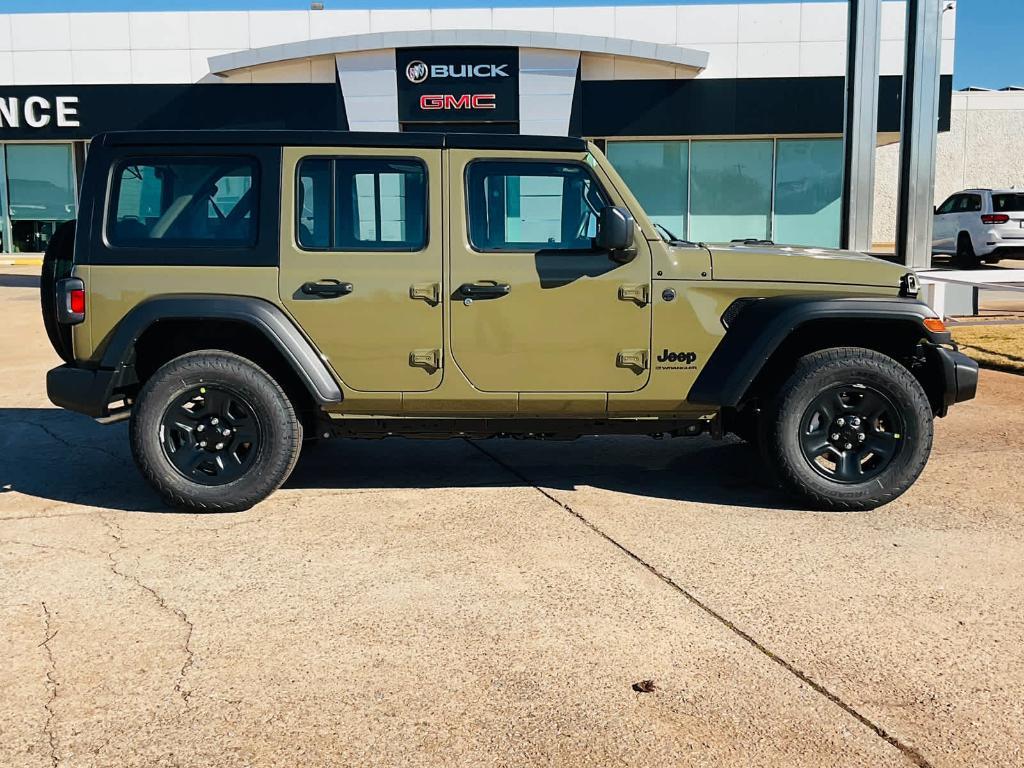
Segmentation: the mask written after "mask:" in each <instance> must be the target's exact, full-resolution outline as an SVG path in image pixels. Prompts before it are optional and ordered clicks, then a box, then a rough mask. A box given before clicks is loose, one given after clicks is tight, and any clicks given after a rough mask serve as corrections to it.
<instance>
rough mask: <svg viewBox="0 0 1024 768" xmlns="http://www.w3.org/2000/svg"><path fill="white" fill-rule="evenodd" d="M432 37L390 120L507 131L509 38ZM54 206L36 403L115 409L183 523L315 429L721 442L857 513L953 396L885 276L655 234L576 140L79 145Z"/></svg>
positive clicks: (913, 309)
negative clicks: (440, 41) (44, 363)
mask: <svg viewBox="0 0 1024 768" xmlns="http://www.w3.org/2000/svg"><path fill="white" fill-rule="evenodd" d="M442 53H443V52H442ZM442 53H438V52H433V53H430V54H428V53H426V52H420V51H417V52H416V56H411V55H410V58H411V60H410V61H408V62H406V61H404V60H403V61H401V64H400V66H401V67H403V68H404V70H405V74H406V77H405V78H402V79H403V80H407V82H405V83H400V88H401V89H402V90H403V91H406V89H411V90H408V91H407V92H406V95H405V98H406V101H405V102H403V103H405V105H406V107H405V108H407V109H410V110H415V111H412V112H410V113H409V114H412V115H413V116H415V117H416V118H417V119H420V120H423V119H424V116H427V119H430V118H433V119H435V120H436V119H438V118H439V117H443V118H445V119H449V118H450V117H451V116H453V115H454V116H461V117H463V118H465V119H467V120H468V119H473V120H480V119H486V120H488V121H493V120H497V121H500V120H515V119H517V117H518V113H517V112H516V111H515V109H516V108H515V104H516V103H517V100H516V98H514V97H515V93H514V92H513V91H511V90H509V91H503V90H502V88H503V87H507V86H511V85H512V84H513V81H514V79H515V78H514V77H513V76H512V73H514V72H515V71H516V69H515V68H516V63H515V62H516V59H515V58H514V55H513V54H512V53H511V52H510V51H507V50H506V51H497V50H495V51H479V52H478V53H477V54H475V55H474V56H473V57H469V56H464V57H462V58H461V59H460V60H459V61H457V62H455V63H453V64H448V63H447V62H446V63H443V64H442V63H441V62H439V61H435V60H434V59H437V58H440V57H441V56H442ZM403 55H405V54H403ZM432 56H433V58H431V57H432ZM492 57H493V58H492ZM500 57H505V58H500ZM470 65H471V66H470ZM506 75H507V77H506ZM478 78H481V79H479V80H478ZM439 83H444V84H445V85H444V86H439ZM481 84H484V85H481ZM435 89H436V90H435ZM448 90H453V91H454V93H447V94H446V93H444V92H445V91H448ZM478 90H482V91H485V92H484V93H478V92H477V91H478ZM420 96H423V98H424V99H425V101H424V102H423V103H422V109H420V102H419V101H418V98H419V97H420ZM400 108H401V107H400ZM503 109H504V110H505V112H504V113H503V112H502V110H503ZM439 113H441V114H439ZM140 180H144V181H145V186H146V190H147V192H146V194H144V195H140V194H139V184H140ZM367 180H369V183H366V182H367ZM527 181H529V183H527ZM150 187H152V189H150ZM364 211H370V214H369V218H368V219H367V218H366V216H364V215H363V213H364ZM78 212H79V216H80V217H81V221H70V222H67V223H65V224H62V225H61V226H59V227H58V228H57V230H56V231H55V232H54V234H53V236H52V237H51V238H50V241H49V245H48V247H47V251H46V256H45V259H44V261H43V272H42V278H41V280H40V286H41V287H40V290H41V296H40V298H41V304H42V311H43V322H44V324H45V326H46V331H47V335H48V336H49V338H50V342H51V343H52V345H53V347H54V349H55V350H56V351H57V353H58V354H59V355H60V356H61V357H62V358H63V360H64V365H61V366H60V367H58V368H54V369H53V370H51V371H50V372H49V374H48V375H47V377H46V385H47V393H48V395H49V397H50V400H52V401H53V402H54V403H55V404H57V405H58V406H61V407H63V408H68V409H71V410H74V411H79V412H81V413H84V414H88V415H89V416H92V417H95V418H98V419H102V420H103V421H105V422H108V421H116V420H117V419H119V418H124V419H130V424H129V430H128V435H129V441H130V444H131V451H132V456H133V457H134V459H135V462H136V464H137V466H138V467H139V470H140V471H141V472H142V474H143V476H144V477H145V478H146V480H148V481H149V483H150V485H151V486H152V487H153V488H154V489H155V490H156V492H157V493H158V494H159V495H160V496H161V497H162V498H163V500H164V502H165V503H166V504H168V505H170V506H172V507H178V508H182V509H188V510H192V511H195V512H209V511H218V510H219V511H229V510H230V511H237V510H243V509H248V508H249V507H251V506H253V505H254V504H257V503H259V502H260V501H262V500H263V499H264V498H266V497H267V496H268V495H270V494H271V493H273V492H274V491H275V490H276V489H277V488H278V487H279V486H280V485H281V484H282V483H283V482H284V481H285V480H286V479H287V478H288V475H289V474H290V473H291V471H292V468H293V467H294V466H295V462H296V460H297V459H298V455H299V451H300V450H301V449H302V446H303V445H304V444H308V443H310V442H312V441H316V440H325V439H330V438H337V437H369V438H379V437H387V436H390V435H399V436H405V437H419V438H437V437H460V438H465V439H483V438H489V437H499V436H500V437H557V438H572V437H579V436H581V435H601V434H615V435H639V436H644V435H646V436H651V437H664V436H666V435H667V436H672V437H676V436H684V435H702V434H703V435H709V436H710V437H711V438H721V437H722V436H723V435H724V434H726V433H732V434H734V435H736V436H738V437H740V438H741V439H743V440H746V441H748V442H750V443H754V444H756V445H757V447H758V448H759V451H760V455H761V456H762V457H763V460H764V462H765V464H766V465H767V467H768V468H769V469H770V470H772V471H773V472H774V473H775V475H776V480H777V482H778V483H779V484H781V485H783V486H784V487H785V488H786V489H788V490H789V491H790V492H791V493H792V494H793V495H794V497H795V498H796V499H798V500H799V501H800V502H801V503H802V504H804V505H805V506H808V507H812V508H815V509H826V510H830V509H831V510H847V509H872V508H874V507H877V506H879V505H880V504H885V503H887V502H889V501H891V500H892V499H895V498H896V497H897V496H899V495H900V494H901V493H903V492H904V491H906V490H907V489H908V488H909V487H910V486H911V485H912V484H913V483H914V481H915V480H916V479H917V477H918V475H919V474H920V472H921V470H922V469H923V468H924V466H925V462H926V461H927V459H928V456H929V452H930V451H931V445H932V434H933V429H934V422H935V418H936V417H939V416H944V415H945V414H946V411H947V410H948V409H949V408H950V407H952V406H953V404H955V403H957V402H960V401H962V400H967V399H970V398H972V397H974V393H975V388H976V385H977V376H978V366H977V364H976V363H975V362H974V361H972V360H970V359H969V358H967V357H965V356H964V355H962V354H960V353H959V352H958V351H957V350H956V347H954V346H953V345H952V344H951V338H950V334H949V332H948V331H947V330H946V329H945V326H943V324H942V321H941V319H940V318H938V317H937V316H936V314H935V313H934V312H933V311H932V310H931V309H930V308H929V307H927V306H926V305H925V304H923V303H921V302H919V301H918V300H917V298H916V291H917V282H916V281H915V280H912V279H910V278H909V277H908V275H907V272H906V270H905V269H904V268H903V267H901V266H897V265H894V264H889V263H888V262H885V261H879V260H877V259H871V258H869V257H867V256H863V255H860V254H849V253H844V252H842V251H831V252H829V253H828V255H827V257H822V255H821V254H822V252H821V250H820V249H806V248H798V247H785V248H777V247H775V246H773V245H772V244H771V243H768V242H764V241H757V242H741V243H733V244H725V245H714V244H712V245H705V244H703V243H690V242H687V241H684V240H678V239H676V238H674V237H672V236H671V235H669V234H668V233H667V232H665V231H664V230H663V229H662V230H660V234H659V229H658V227H657V226H656V225H655V223H654V222H653V221H651V219H650V218H649V217H648V215H647V214H646V213H645V212H644V211H643V209H642V208H641V207H640V206H639V204H638V203H637V202H636V198H635V197H634V196H633V195H631V194H630V193H629V190H628V189H626V187H625V186H624V182H623V181H622V179H621V177H620V176H619V174H617V173H616V172H615V171H614V169H613V168H612V167H611V165H610V164H609V163H608V160H607V159H606V158H605V156H604V155H603V154H602V153H601V150H600V149H599V148H598V147H597V146H595V145H594V144H592V143H590V142H588V141H585V140H583V139H578V138H570V137H565V136H520V135H518V134H516V133H508V134H503V133H480V134H467V133H448V134H445V133H434V132H429V131H425V132H423V133H416V132H402V133H380V134H374V133H358V132H352V133H350V132H347V131H338V132H335V133H331V134H330V135H328V132H322V131H316V132H310V131H236V130H224V131H174V132H164V131H152V132H150V131H135V132H118V133H111V134H100V135H99V136H97V137H96V138H94V139H93V140H92V143H91V144H90V145H89V152H88V154H87V155H86V161H85V172H84V174H83V177H82V182H81V191H80V206H79V208H78ZM552 212H554V213H555V214H556V215H554V216H552ZM737 226H740V223H737ZM76 241H80V242H76ZM183 244H187V245H188V248H183ZM185 251H187V253H185ZM765 265H769V266H765ZM655 296H660V297H663V299H664V301H653V300H652V297H655ZM670 298H671V299H672V300H671V301H669V299H670ZM659 347H660V350H659ZM698 360H699V362H700V364H699V365H698ZM635 455H636V456H643V455H644V453H643V452H637V453H636V454H635ZM320 464H321V465H323V469H322V471H331V465H332V462H326V463H325V462H321V463H320ZM338 476H339V477H344V476H345V475H344V474H339V475H338ZM642 480H643V478H642V475H638V481H639V482H642ZM680 482H683V480H682V479H681V480H680Z"/></svg>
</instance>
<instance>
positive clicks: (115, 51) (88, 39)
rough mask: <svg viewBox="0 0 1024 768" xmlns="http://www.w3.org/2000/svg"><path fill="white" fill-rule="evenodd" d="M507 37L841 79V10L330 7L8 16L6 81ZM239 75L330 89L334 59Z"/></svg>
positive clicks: (893, 68) (711, 73) (730, 70)
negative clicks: (343, 40)
mask: <svg viewBox="0 0 1024 768" xmlns="http://www.w3.org/2000/svg"><path fill="white" fill-rule="evenodd" d="M882 15H883V18H882V53H881V57H882V58H881V67H882V74H900V73H901V72H902V66H903V39H904V26H905V23H904V15H905V4H904V3H903V2H885V3H883V11H882ZM430 29H435V30H458V29H473V30H510V31H528V32H554V33H558V34H562V35H566V36H568V37H569V38H571V36H572V35H592V36H597V37H608V38H622V39H629V40H636V41H641V42H647V43H653V44H660V45H666V46H685V47H687V48H696V49H699V50H703V51H707V52H708V53H709V55H710V61H709V65H708V67H707V68H706V69H704V70H703V71H701V72H700V73H699V74H692V73H683V75H682V76H697V77H703V78H735V77H755V78H757V77H801V76H803V77H813V76H823V75H842V74H843V72H844V68H845V51H846V48H845V40H846V8H845V4H843V3H820V2H807V3H801V2H791V3H767V4H735V5H679V6H676V5H642V6H635V5H630V6H596V7H538V8H460V9H429V10H428V9H407V10H323V11H227V12H216V11H193V12H183V11H182V12H149V11H138V12H129V13H40V14H0V85H39V84H50V83H61V84H90V83H190V82H199V81H201V80H203V79H204V78H206V77H207V76H208V75H209V73H210V68H209V63H208V62H209V59H210V58H211V57H213V56H218V55H222V54H226V53H232V52H235V51H239V50H245V49H252V48H266V47H268V46H277V45H282V44H285V43H293V42H300V41H304V40H317V39H322V38H328V37H338V36H343V35H359V34H370V33H376V32H402V31H419V30H430ZM954 37H955V11H950V12H947V13H946V14H945V15H944V17H943V51H942V71H943V73H946V74H948V73H951V72H952V67H953V44H954ZM319 59H321V60H317V59H316V58H315V57H314V58H311V59H301V60H296V61H291V62H287V63H278V64H275V65H273V66H268V67H255V68H252V69H251V71H246V72H237V73H234V74H233V75H232V77H233V78H240V79H245V78H246V77H248V78H250V79H251V80H253V81H262V82H266V81H275V82H311V81H312V82H318V81H324V82H333V80H334V69H333V62H332V61H331V60H330V59H331V57H319ZM657 64H658V63H657V62H650V63H644V64H641V65H637V64H636V62H622V63H619V62H616V61H615V59H614V57H611V56H607V55H600V54H593V55H585V56H584V59H583V76H584V77H586V78H588V79H609V78H614V79H640V78H663V77H665V76H666V73H670V74H669V76H672V74H671V73H674V71H675V70H674V69H672V68H671V67H669V68H665V67H659V66H658V65H657Z"/></svg>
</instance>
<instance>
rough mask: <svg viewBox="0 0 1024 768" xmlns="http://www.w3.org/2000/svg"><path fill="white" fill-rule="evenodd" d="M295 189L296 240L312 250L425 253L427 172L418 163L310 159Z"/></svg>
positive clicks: (385, 160) (359, 159)
mask: <svg viewBox="0 0 1024 768" xmlns="http://www.w3.org/2000/svg"><path fill="white" fill-rule="evenodd" d="M296 184H297V186H296V189H297V200H296V204H297V208H298V210H297V218H298V226H297V233H296V236H297V239H298V242H299V245H300V246H301V247H303V248H305V249H307V250H336V251H419V250H422V249H423V248H425V247H426V244H427V192H426V189H427V171H426V168H425V167H424V166H423V164H422V163H421V162H419V161H418V160H391V159H376V158H365V159H364V158H338V159H330V158H306V159H304V160H303V161H302V162H301V163H300V164H299V173H298V179H297V182H296Z"/></svg>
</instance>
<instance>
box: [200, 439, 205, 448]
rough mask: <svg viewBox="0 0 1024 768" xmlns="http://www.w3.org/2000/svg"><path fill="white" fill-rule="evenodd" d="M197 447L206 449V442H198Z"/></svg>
mask: <svg viewBox="0 0 1024 768" xmlns="http://www.w3.org/2000/svg"><path fill="white" fill-rule="evenodd" d="M199 447H200V448H205V447H206V441H205V440H200V441H199Z"/></svg>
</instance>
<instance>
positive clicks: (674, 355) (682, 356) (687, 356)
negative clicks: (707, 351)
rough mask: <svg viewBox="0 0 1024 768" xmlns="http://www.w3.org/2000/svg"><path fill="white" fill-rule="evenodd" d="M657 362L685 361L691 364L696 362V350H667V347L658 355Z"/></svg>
mask: <svg viewBox="0 0 1024 768" xmlns="http://www.w3.org/2000/svg"><path fill="white" fill-rule="evenodd" d="M657 360H658V362H659V363H686V364H687V365H693V364H694V363H695V362H697V353H696V352H669V351H668V350H667V349H666V350H665V351H664V352H662V353H661V354H660V355H658V357H657Z"/></svg>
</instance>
